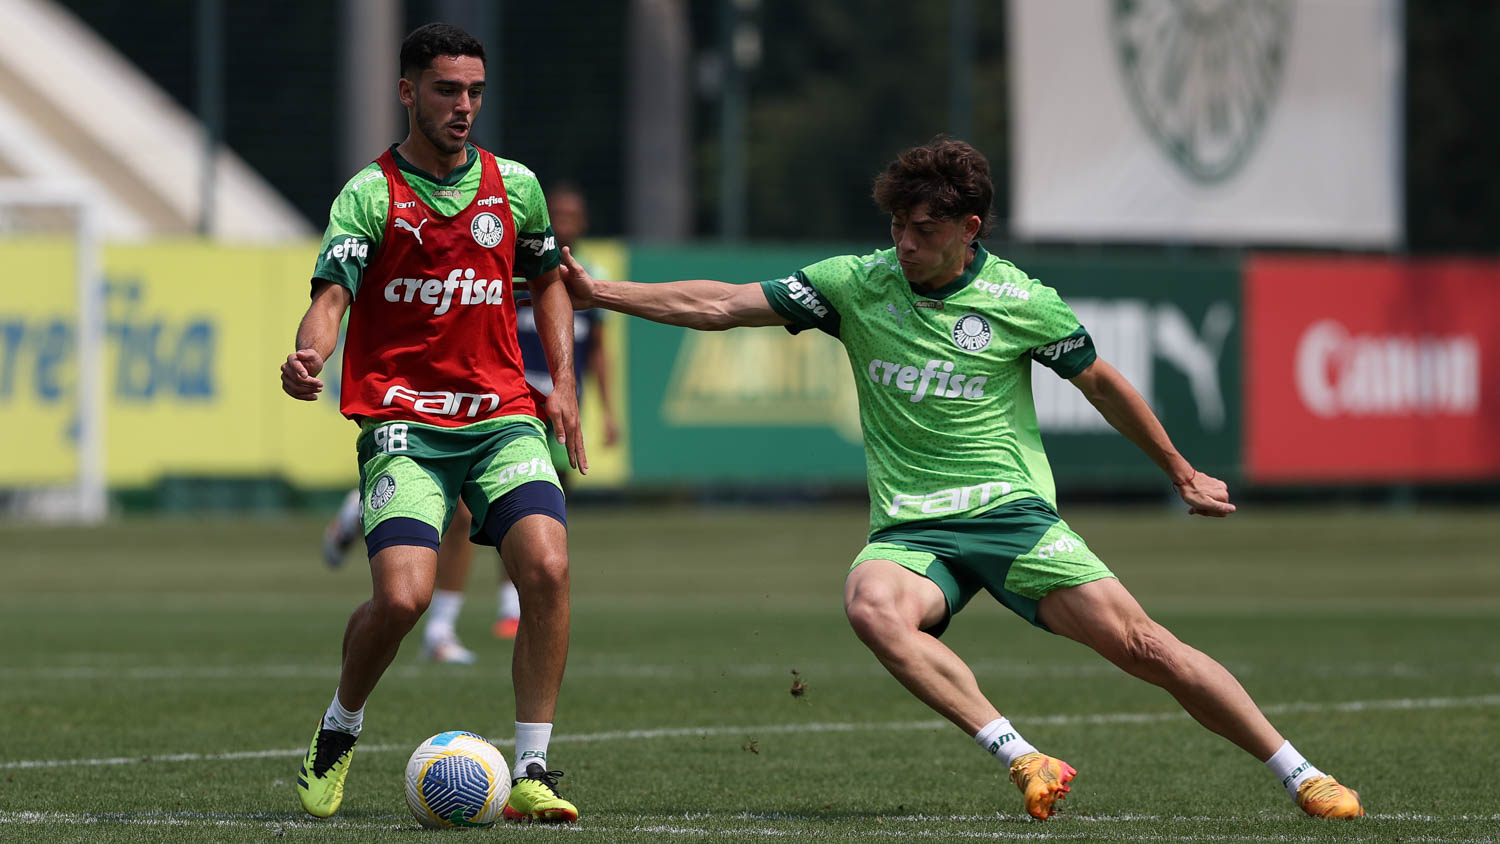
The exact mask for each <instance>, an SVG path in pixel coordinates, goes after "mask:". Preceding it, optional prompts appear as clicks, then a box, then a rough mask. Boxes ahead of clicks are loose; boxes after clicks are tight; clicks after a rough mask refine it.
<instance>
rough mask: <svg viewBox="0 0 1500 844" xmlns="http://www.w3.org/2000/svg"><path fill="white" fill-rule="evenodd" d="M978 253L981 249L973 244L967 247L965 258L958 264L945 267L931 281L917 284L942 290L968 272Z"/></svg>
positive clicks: (920, 286)
mask: <svg viewBox="0 0 1500 844" xmlns="http://www.w3.org/2000/svg"><path fill="white" fill-rule="evenodd" d="M978 254H979V250H977V249H975V248H974V247H973V245H972V244H971V245H969V246H967V247H965V249H964V252H963V259H962V260H960V261H958V263H957V264H955V265H952V266H949V267H946V268H944V269H943V271H942V272H939V273H935V274H933V276H932V279H931V280H930V281H926V282H920V283H916V286H917V287H919V288H921V289H923V290H928V291H931V290H942V289H943V288H944V287H947V286H948V285H950V284H952V283H953V282H955V281H957V280H958V278H959V277H960V276H962V275H963V274H964V273H966V272H968V271H969V265H970V264H972V263H974V259H975V257H977V256H978Z"/></svg>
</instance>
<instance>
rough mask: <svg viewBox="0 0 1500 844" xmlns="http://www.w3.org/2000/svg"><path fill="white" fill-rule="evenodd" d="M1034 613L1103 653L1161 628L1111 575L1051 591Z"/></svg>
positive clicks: (1121, 649) (1123, 647) (1111, 652)
mask: <svg viewBox="0 0 1500 844" xmlns="http://www.w3.org/2000/svg"><path fill="white" fill-rule="evenodd" d="M1037 615H1038V618H1039V619H1040V620H1041V621H1042V623H1043V624H1045V625H1046V626H1047V628H1048V629H1050V630H1051V631H1052V632H1054V633H1057V634H1059V635H1061V636H1066V637H1067V638H1069V639H1072V640H1073V641H1075V642H1079V643H1081V644H1084V645H1087V646H1089V647H1091V648H1093V649H1094V650H1096V651H1099V652H1100V653H1102V654H1104V655H1105V656H1112V655H1116V654H1121V653H1123V652H1125V651H1126V650H1128V648H1129V645H1130V642H1131V641H1132V639H1134V638H1138V637H1140V636H1141V635H1143V634H1146V633H1156V631H1158V630H1160V629H1161V628H1160V627H1159V625H1157V624H1156V622H1154V621H1152V620H1151V618H1150V616H1148V615H1147V614H1146V611H1145V610H1144V609H1143V608H1142V607H1141V605H1140V603H1139V602H1137V601H1136V599H1135V596H1134V595H1131V594H1130V590H1128V589H1126V588H1125V585H1124V584H1123V583H1121V582H1120V581H1119V580H1117V579H1115V578H1112V577H1111V578H1104V579H1100V580H1094V581H1090V582H1088V583H1083V584H1080V585H1077V586H1070V587H1067V588H1064V589H1058V590H1056V591H1054V592H1051V593H1050V594H1048V595H1047V596H1046V597H1044V598H1042V600H1041V603H1040V605H1039V606H1038V608H1037ZM1162 633H1165V631H1164V630H1162ZM1166 635H1167V636H1169V635H1170V634H1166Z"/></svg>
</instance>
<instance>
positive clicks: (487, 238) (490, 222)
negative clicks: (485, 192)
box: [469, 211, 505, 249]
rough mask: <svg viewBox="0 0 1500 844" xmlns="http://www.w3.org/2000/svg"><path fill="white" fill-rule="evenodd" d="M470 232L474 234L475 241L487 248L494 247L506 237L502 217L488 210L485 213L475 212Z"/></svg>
mask: <svg viewBox="0 0 1500 844" xmlns="http://www.w3.org/2000/svg"><path fill="white" fill-rule="evenodd" d="M469 233H470V234H472V235H474V242H475V243H477V244H479V245H480V246H483V247H484V248H486V249H493V248H495V247H496V246H497V245H499V243H500V241H501V240H503V239H505V224H504V223H502V222H500V218H499V217H497V216H495V215H494V214H491V213H490V212H488V211H486V212H484V213H483V214H475V215H474V222H472V223H470V224H469Z"/></svg>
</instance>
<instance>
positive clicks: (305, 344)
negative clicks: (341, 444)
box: [281, 281, 353, 401]
mask: <svg viewBox="0 0 1500 844" xmlns="http://www.w3.org/2000/svg"><path fill="white" fill-rule="evenodd" d="M352 298H353V297H352V296H350V294H349V290H348V288H346V287H344V286H343V285H341V284H333V283H332V282H327V281H323V282H319V283H318V287H317V288H316V289H315V290H314V291H313V297H312V304H311V305H308V307H307V313H305V314H303V315H302V323H301V324H300V325H298V326H297V350H296V351H294V352H292V353H291V354H289V355H287V356H286V360H285V361H284V362H283V363H282V364H281V389H282V391H283V392H285V393H286V394H287V395H289V396H291V397H292V398H294V399H298V400H300V401H317V400H318V393H321V392H323V381H322V380H321V379H319V378H318V373H320V372H322V371H323V364H324V363H325V362H326V361H327V360H328V358H329V357H330V356H331V355H332V354H333V349H334V347H335V346H337V345H338V342H339V323H340V322H342V321H343V319H344V311H346V310H348V309H349V302H350V301H351V300H352Z"/></svg>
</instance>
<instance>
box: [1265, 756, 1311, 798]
mask: <svg viewBox="0 0 1500 844" xmlns="http://www.w3.org/2000/svg"><path fill="white" fill-rule="evenodd" d="M1266 767H1267V768H1270V769H1271V773H1273V774H1275V775H1276V778H1277V779H1279V780H1281V785H1282V786H1283V787H1284V788H1286V793H1287V794H1290V795H1291V796H1292V799H1293V800H1295V799H1297V788H1298V787H1299V786H1301V785H1302V783H1304V782H1306V781H1307V780H1310V779H1312V778H1313V777H1321V776H1326V774H1324V773H1323V772H1322V771H1320V770H1318V769H1317V768H1315V767H1313V763H1311V762H1309V761H1307V760H1306V759H1305V758H1303V756H1302V754H1300V753H1298V752H1297V748H1295V747H1292V743H1291V742H1285V743H1283V744H1282V745H1281V749H1280V750H1277V751H1276V752H1275V753H1273V754H1271V758H1270V759H1267V760H1266Z"/></svg>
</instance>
